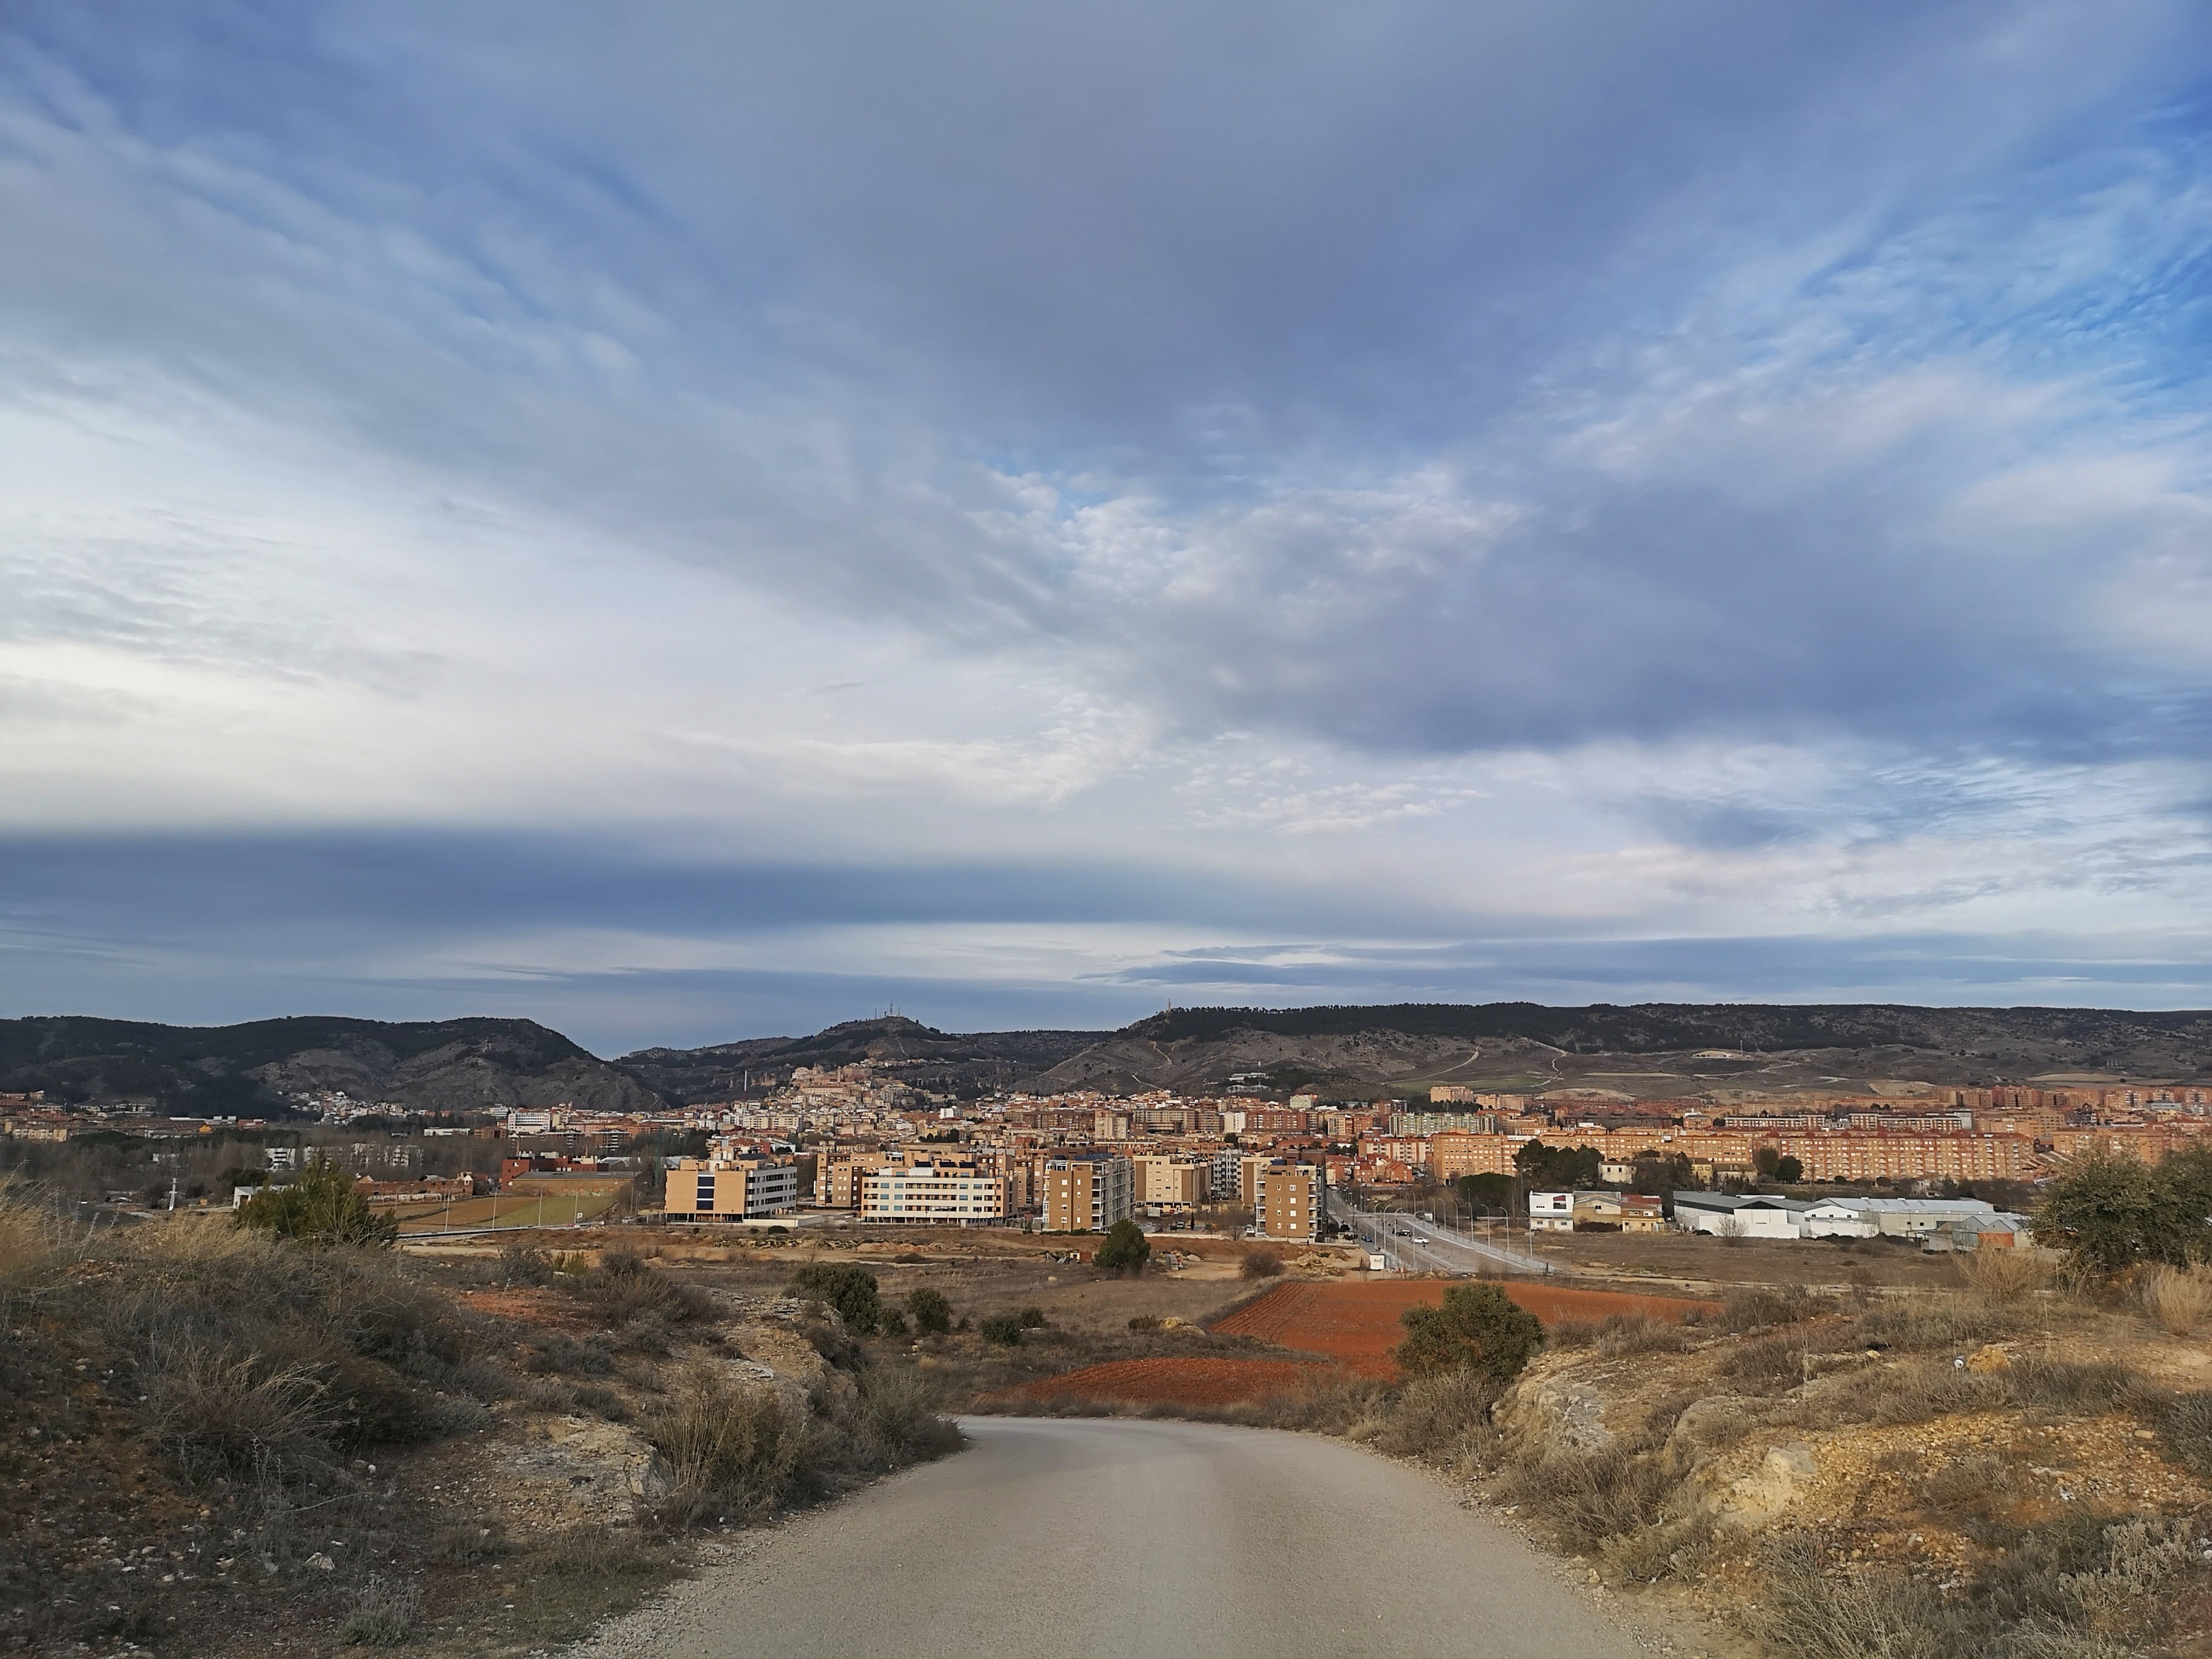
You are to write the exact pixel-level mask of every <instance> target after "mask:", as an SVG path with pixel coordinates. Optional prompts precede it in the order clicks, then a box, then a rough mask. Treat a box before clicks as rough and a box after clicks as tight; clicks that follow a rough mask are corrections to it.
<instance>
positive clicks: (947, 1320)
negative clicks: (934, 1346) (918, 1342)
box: [906, 1285, 952, 1336]
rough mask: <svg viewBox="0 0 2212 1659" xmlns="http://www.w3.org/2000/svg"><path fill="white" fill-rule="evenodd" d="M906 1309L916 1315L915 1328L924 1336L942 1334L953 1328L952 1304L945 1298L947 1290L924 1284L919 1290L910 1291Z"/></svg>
mask: <svg viewBox="0 0 2212 1659" xmlns="http://www.w3.org/2000/svg"><path fill="white" fill-rule="evenodd" d="M906 1310H907V1311H908V1313H910V1314H912V1315H913V1316H914V1328H915V1329H916V1330H917V1331H920V1332H921V1334H923V1335H924V1336H942V1335H943V1334H945V1332H947V1331H949V1330H951V1328H952V1304H951V1303H950V1302H948V1301H946V1300H945V1292H944V1291H933V1290H931V1289H930V1288H929V1287H928V1286H927V1285H924V1286H923V1287H922V1288H921V1290H918V1291H908V1292H907V1295H906Z"/></svg>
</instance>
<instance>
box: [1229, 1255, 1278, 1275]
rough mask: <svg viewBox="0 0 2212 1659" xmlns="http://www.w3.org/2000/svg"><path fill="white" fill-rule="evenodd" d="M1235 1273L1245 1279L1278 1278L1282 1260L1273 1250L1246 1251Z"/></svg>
mask: <svg viewBox="0 0 2212 1659" xmlns="http://www.w3.org/2000/svg"><path fill="white" fill-rule="evenodd" d="M1237 1272H1238V1273H1242V1274H1243V1276H1244V1277H1245V1278H1247V1279H1275V1278H1279V1277H1280V1276H1281V1274H1282V1272H1283V1258H1282V1257H1281V1256H1279V1255H1277V1254H1276V1253H1275V1252H1274V1251H1273V1250H1267V1249H1259V1250H1247V1251H1245V1252H1244V1260H1243V1261H1241V1262H1239V1263H1238V1264H1237Z"/></svg>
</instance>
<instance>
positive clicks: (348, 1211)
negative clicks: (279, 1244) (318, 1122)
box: [232, 1158, 399, 1245]
mask: <svg viewBox="0 0 2212 1659" xmlns="http://www.w3.org/2000/svg"><path fill="white" fill-rule="evenodd" d="M232 1225H235V1226H240V1227H249V1228H252V1229H254V1230H256V1231H261V1232H266V1233H273V1234H274V1235H276V1237H279V1238H297V1239H301V1240H304V1241H305V1242H307V1243H312V1244H371V1245H382V1244H389V1243H392V1240H393V1239H395V1238H397V1237H399V1223H398V1220H397V1218H394V1217H392V1216H389V1215H378V1214H376V1213H375V1212H374V1211H373V1210H371V1209H370V1208H369V1206H368V1200H367V1199H365V1198H363V1197H362V1195H361V1194H360V1193H359V1192H358V1191H357V1190H356V1188H355V1187H354V1183H353V1177H352V1176H349V1175H348V1174H346V1173H345V1171H344V1170H341V1169H339V1168H338V1167H337V1165H336V1164H332V1163H331V1161H330V1160H329V1159H328V1158H316V1159H315V1161H314V1162H313V1163H312V1164H309V1165H308V1166H307V1170H305V1171H304V1172H303V1173H302V1174H301V1176H300V1178H299V1179H298V1180H297V1181H295V1182H292V1183H291V1185H289V1186H288V1187H270V1188H264V1189H263V1190H262V1191H260V1192H258V1193H256V1194H254V1195H253V1196H252V1198H249V1199H247V1200H246V1202H245V1203H244V1204H242V1205H240V1206H239V1209H238V1213H237V1215H236V1217H235V1218H234V1220H233V1224H232Z"/></svg>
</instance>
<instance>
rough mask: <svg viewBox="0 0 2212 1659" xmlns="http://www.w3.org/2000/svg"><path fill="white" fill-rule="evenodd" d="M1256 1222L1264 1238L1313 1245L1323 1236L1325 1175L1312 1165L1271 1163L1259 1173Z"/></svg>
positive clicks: (1256, 1194)
mask: <svg viewBox="0 0 2212 1659" xmlns="http://www.w3.org/2000/svg"><path fill="white" fill-rule="evenodd" d="M1252 1219H1253V1222H1254V1224H1255V1225H1257V1226H1258V1228H1259V1229H1260V1235H1261V1237H1263V1238H1279V1239H1286V1240H1292V1241H1297V1242H1300V1243H1311V1242H1312V1241H1313V1240H1315V1239H1316V1238H1319V1237H1321V1224H1322V1172H1321V1170H1320V1169H1319V1168H1318V1167H1316V1165H1314V1164H1290V1163H1285V1162H1281V1161H1279V1160H1278V1161H1275V1162H1272V1163H1269V1164H1267V1165H1266V1166H1264V1167H1263V1168H1261V1170H1258V1171H1257V1172H1256V1175H1255V1196H1254V1202H1253V1206H1252Z"/></svg>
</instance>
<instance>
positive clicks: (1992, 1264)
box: [1953, 1249, 2057, 1304]
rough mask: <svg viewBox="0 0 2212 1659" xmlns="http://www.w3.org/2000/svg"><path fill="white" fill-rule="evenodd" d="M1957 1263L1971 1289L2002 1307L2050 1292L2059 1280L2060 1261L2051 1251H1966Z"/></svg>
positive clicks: (1961, 1276) (1956, 1257)
mask: <svg viewBox="0 0 2212 1659" xmlns="http://www.w3.org/2000/svg"><path fill="white" fill-rule="evenodd" d="M1953 1260H1954V1261H1955V1262H1956V1263H1957V1264H1958V1268H1959V1277H1960V1278H1961V1279H1964V1280H1966V1284H1967V1285H1968V1287H1969V1288H1970V1289H1972V1290H1973V1291H1976V1292H1977V1293H1978V1294H1979V1295H1980V1296H1981V1297H1984V1299H1985V1300H1987V1301H1990V1302H1994V1303H1998V1304H2009V1303H2014V1302H2018V1301H2020V1300H2021V1298H2022V1297H2026V1296H2028V1295H2030V1294H2031V1293H2033V1292H2034V1291H2041V1290H2048V1289H2049V1288H2050V1287H2051V1284H2052V1283H2053V1281H2054V1280H2055V1279H2057V1257H2056V1255H2054V1254H2053V1253H2052V1252H2051V1251H2049V1250H2036V1249H1978V1250H1962V1251H1960V1253H1959V1254H1958V1255H1956V1256H1955V1257H1954V1258H1953Z"/></svg>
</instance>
